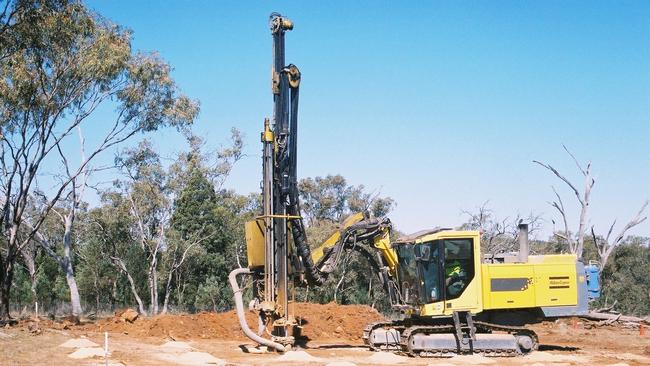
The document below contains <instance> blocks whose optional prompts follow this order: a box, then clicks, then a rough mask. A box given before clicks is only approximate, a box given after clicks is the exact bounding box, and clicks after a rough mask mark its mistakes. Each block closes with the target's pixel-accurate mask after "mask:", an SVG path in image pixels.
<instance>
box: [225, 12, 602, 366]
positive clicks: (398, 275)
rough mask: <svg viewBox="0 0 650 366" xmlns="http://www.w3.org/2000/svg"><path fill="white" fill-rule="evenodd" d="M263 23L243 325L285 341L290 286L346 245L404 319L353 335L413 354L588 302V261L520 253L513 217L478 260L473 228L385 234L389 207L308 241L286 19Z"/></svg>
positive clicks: (520, 331)
mask: <svg viewBox="0 0 650 366" xmlns="http://www.w3.org/2000/svg"><path fill="white" fill-rule="evenodd" d="M270 25H271V33H272V35H273V56H274V60H273V68H272V91H273V100H274V111H273V120H272V123H271V122H270V121H269V120H268V119H267V120H265V122H264V130H263V132H262V134H261V141H262V145H263V157H262V170H263V180H262V197H263V212H262V213H261V215H260V216H259V217H257V218H256V220H254V221H251V222H248V223H246V243H247V253H248V267H247V268H241V269H236V270H234V271H233V272H231V274H230V284H231V286H232V287H233V291H234V293H235V303H236V309H237V313H238V316H239V320H240V324H241V327H242V330H243V331H244V333H245V334H246V335H247V336H248V337H250V338H251V339H253V340H254V341H256V342H258V343H259V344H262V345H266V346H268V347H271V348H273V349H276V350H278V351H281V352H282V351H285V350H287V349H288V348H289V347H290V346H291V345H292V344H293V343H294V341H295V339H294V328H295V327H296V325H297V322H296V318H295V315H294V314H293V312H292V310H293V309H292V307H290V306H289V304H290V301H289V293H290V290H291V287H292V286H301V285H312V286H318V285H321V284H323V282H324V281H325V279H326V278H327V276H328V275H329V274H330V273H331V272H332V271H333V270H334V269H335V268H336V267H337V265H338V264H339V263H341V261H342V258H345V256H347V255H349V254H350V252H351V251H357V252H359V253H361V254H363V256H364V257H365V258H367V259H368V261H369V263H370V264H371V266H372V267H373V268H374V269H375V271H376V273H377V275H378V276H379V278H380V279H381V282H382V284H383V287H384V289H385V290H386V294H387V296H388V298H389V300H390V303H391V305H392V307H393V308H394V309H395V310H397V311H399V312H401V313H402V314H403V319H402V320H398V321H387V322H378V323H373V324H368V326H367V327H366V329H365V330H364V334H363V339H364V341H365V343H366V344H367V345H368V346H369V347H370V348H371V349H374V350H392V351H396V352H400V353H406V354H409V355H412V356H419V357H445V356H453V355H455V354H463V353H481V354H484V355H487V356H516V355H522V354H526V353H528V352H531V351H533V350H535V349H536V348H537V345H538V338H537V335H536V334H535V333H534V332H533V331H532V330H530V329H527V328H525V325H527V324H531V323H535V322H539V321H542V320H545V319H551V318H557V317H564V316H579V315H583V314H586V313H587V311H588V309H587V304H588V301H589V299H590V298H592V297H596V296H597V295H598V277H597V275H594V271H595V272H596V273H597V268H596V269H594V268H591V267H587V268H586V267H585V266H584V265H583V264H582V263H581V262H580V261H578V260H577V259H576V257H575V256H574V255H540V256H537V255H535V256H531V255H528V227H527V225H526V224H521V225H520V235H519V244H520V251H519V253H517V254H516V255H511V256H502V257H499V258H498V259H494V258H492V259H491V260H489V261H483V260H482V257H481V235H480V232H478V231H458V230H452V229H446V228H436V229H431V230H424V231H421V232H418V233H415V234H412V235H408V236H405V237H402V238H400V239H398V240H397V241H394V242H391V235H390V234H391V230H392V225H391V222H390V220H389V219H387V218H368V217H365V216H364V214H361V213H359V214H355V215H352V216H350V217H349V218H347V219H346V220H345V222H344V223H343V224H342V227H341V229H340V230H339V231H337V232H335V233H334V234H333V235H332V236H331V237H330V238H329V239H327V240H326V241H325V242H324V243H322V244H321V245H320V246H318V247H316V248H314V249H313V250H312V249H311V248H310V246H309V244H308V243H307V237H306V234H305V227H304V225H303V222H302V217H301V215H300V204H299V199H298V197H299V192H298V187H297V174H296V173H297V170H296V167H297V128H298V118H297V117H298V114H297V113H298V91H299V86H300V71H299V70H298V68H297V67H296V66H295V65H292V64H290V65H288V66H285V52H284V36H285V32H287V31H289V30H291V29H293V23H292V22H291V21H290V20H289V19H287V18H285V17H283V16H281V15H279V14H277V13H273V14H271V18H270ZM239 275H249V276H251V277H252V281H253V284H254V285H253V291H254V300H253V301H252V302H251V304H250V305H249V308H251V309H253V310H254V311H256V312H257V313H258V314H259V327H258V331H257V332H254V331H253V330H251V329H250V328H249V326H248V324H247V323H246V321H245V318H244V304H243V299H242V290H241V289H240V287H239V285H238V282H237V277H238V276H239ZM588 286H589V287H588ZM265 332H267V333H270V334H271V337H270V339H269V338H265V337H263V336H262V335H263V334H265Z"/></svg>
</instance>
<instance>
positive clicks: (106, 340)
mask: <svg viewBox="0 0 650 366" xmlns="http://www.w3.org/2000/svg"><path fill="white" fill-rule="evenodd" d="M104 364H105V365H106V366H108V332H104Z"/></svg>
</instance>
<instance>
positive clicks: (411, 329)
mask: <svg viewBox="0 0 650 366" xmlns="http://www.w3.org/2000/svg"><path fill="white" fill-rule="evenodd" d="M409 323H410V322H409V321H392V322H375V323H371V324H368V326H366V328H365V329H364V331H363V341H364V343H365V344H366V345H368V346H369V348H370V349H372V350H383V351H394V352H396V353H400V354H406V355H409V356H412V357H453V356H455V355H458V354H470V353H471V354H480V355H483V356H488V357H516V356H521V355H525V354H527V353H529V352H532V351H534V350H536V349H537V347H538V344H539V340H538V337H537V334H535V332H533V331H532V330H530V329H527V328H524V327H514V326H504V325H499V324H493V323H487V322H482V321H474V322H473V325H474V328H475V332H476V337H479V338H482V339H483V341H484V342H483V343H481V342H480V341H479V342H476V343H475V342H474V341H472V340H471V339H470V338H469V337H463V339H460V340H459V339H458V337H457V336H455V327H454V325H452V324H440V325H413V324H409ZM390 329H393V330H395V331H397V332H399V341H398V342H397V341H396V342H385V343H373V342H372V340H373V339H375V338H374V337H373V332H377V331H379V330H383V332H386V331H387V330H390ZM494 333H496V337H495V340H496V342H494V341H492V342H487V343H489V344H490V345H489V346H488V347H482V346H481V345H482V344H486V343H485V340H490V339H491V338H492V336H491V335H492V334H494ZM428 335H448V336H449V337H446V338H448V339H447V341H449V339H453V340H455V342H456V343H455V346H454V347H443V348H438V349H437V348H428V349H421V348H420V349H414V347H413V344H414V342H413V341H412V340H413V337H414V336H428ZM499 335H501V337H499ZM508 335H510V336H512V338H510V337H508ZM499 342H501V343H503V344H504V345H507V347H505V346H504V347H499V346H498V344H499ZM522 342H523V343H525V344H526V345H527V347H521V346H520V345H521V344H522ZM495 345H496V346H495Z"/></svg>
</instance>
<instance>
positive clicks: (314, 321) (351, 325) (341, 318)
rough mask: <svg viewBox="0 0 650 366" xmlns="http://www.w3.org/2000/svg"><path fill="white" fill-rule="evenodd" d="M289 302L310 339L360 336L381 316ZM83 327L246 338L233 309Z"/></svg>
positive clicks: (364, 309) (251, 317)
mask: <svg viewBox="0 0 650 366" xmlns="http://www.w3.org/2000/svg"><path fill="white" fill-rule="evenodd" d="M292 306H294V307H295V312H296V314H297V316H298V317H299V318H300V323H301V325H302V329H301V334H302V335H303V336H305V337H307V338H308V339H310V340H314V339H318V340H337V339H345V340H353V341H356V340H360V339H361V335H362V332H363V328H364V327H365V326H366V324H368V323H371V322H374V321H377V320H381V319H383V317H382V315H381V314H379V312H377V310H375V309H373V308H371V307H369V306H365V305H338V304H335V303H329V304H311V303H297V304H295V305H292ZM246 319H247V320H248V324H249V326H250V327H251V329H253V330H256V329H257V317H256V314H254V313H252V312H248V311H247V312H246ZM83 327H84V328H85V329H87V330H93V331H102V332H103V331H108V332H119V333H125V334H129V335H133V336H137V337H164V338H171V339H189V338H215V339H236V340H240V339H241V340H244V339H247V338H246V337H245V336H244V334H243V333H242V331H241V328H240V326H239V322H238V320H237V314H236V313H235V312H234V311H229V312H225V313H208V312H203V313H199V314H179V315H158V316H154V317H138V318H137V319H136V320H135V321H133V322H132V323H128V322H124V321H123V319H122V318H121V316H120V315H116V316H115V317H113V318H110V319H102V320H98V321H97V322H95V323H93V324H86V325H85V326H83Z"/></svg>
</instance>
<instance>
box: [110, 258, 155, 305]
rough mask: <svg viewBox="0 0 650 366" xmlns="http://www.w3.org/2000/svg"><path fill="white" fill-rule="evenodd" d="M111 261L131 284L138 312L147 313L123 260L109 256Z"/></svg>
mask: <svg viewBox="0 0 650 366" xmlns="http://www.w3.org/2000/svg"><path fill="white" fill-rule="evenodd" d="M111 262H112V263H113V265H114V266H115V267H116V268H117V269H119V270H120V271H121V272H122V273H124V275H125V276H126V279H127V280H128V281H129V285H130V286H131V294H133V297H134V298H135V301H136V302H137V303H138V312H139V313H140V314H143V315H147V311H146V310H145V309H144V303H143V302H142V298H140V295H139V294H138V288H137V287H136V286H135V281H134V280H133V277H132V276H131V273H129V271H128V269H127V268H126V264H125V263H124V261H123V260H122V259H121V258H118V257H111Z"/></svg>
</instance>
